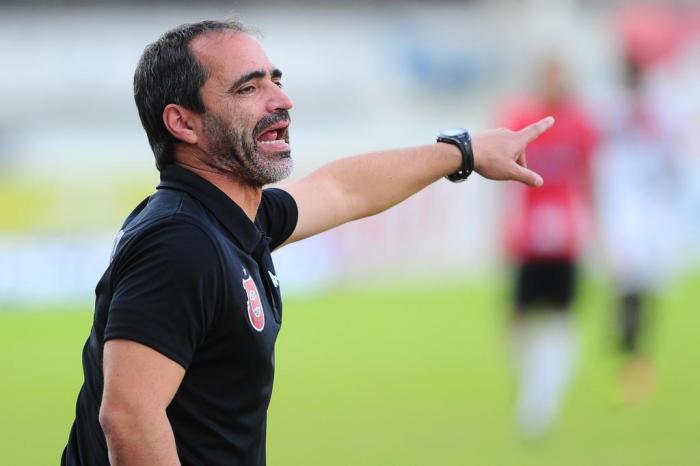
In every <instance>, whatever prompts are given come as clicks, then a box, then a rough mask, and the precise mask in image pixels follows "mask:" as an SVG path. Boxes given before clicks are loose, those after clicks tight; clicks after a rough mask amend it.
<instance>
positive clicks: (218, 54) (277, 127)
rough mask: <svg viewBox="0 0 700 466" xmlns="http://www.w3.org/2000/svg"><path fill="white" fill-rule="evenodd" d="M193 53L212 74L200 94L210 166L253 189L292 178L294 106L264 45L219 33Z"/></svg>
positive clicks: (201, 41) (207, 37)
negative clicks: (290, 145) (288, 177)
mask: <svg viewBox="0 0 700 466" xmlns="http://www.w3.org/2000/svg"><path fill="white" fill-rule="evenodd" d="M191 48H192V51H193V52H194V54H195V55H196V56H197V58H198V59H199V60H200V61H201V62H202V64H203V65H204V66H206V67H208V69H209V70H210V71H211V76H210V77H209V79H208V80H207V81H206V83H205V84H204V86H202V90H201V92H202V100H203V101H204V107H205V109H206V111H205V113H204V114H203V115H202V133H203V135H202V136H203V137H202V141H203V142H202V145H201V146H200V147H201V148H202V149H203V150H204V151H205V152H206V153H207V160H205V162H206V163H207V164H208V165H209V166H211V167H212V168H214V169H216V170H218V171H221V172H224V173H230V174H232V175H234V176H235V177H237V178H239V179H241V180H242V181H244V182H246V183H248V184H251V185H253V186H263V185H266V184H269V183H275V182H277V181H280V180H282V179H284V178H286V177H287V176H289V174H290V172H291V171H292V166H293V163H292V158H291V156H290V153H291V151H290V147H289V133H288V127H289V123H290V121H289V113H288V110H289V109H290V108H291V107H292V102H291V100H290V99H289V98H288V97H287V95H286V94H285V93H284V91H282V89H281V83H280V80H281V77H282V73H281V72H280V71H279V70H277V69H276V68H274V67H273V66H272V64H271V63H270V61H269V59H268V58H267V56H266V54H265V52H264V50H263V49H262V47H261V46H260V44H259V43H258V42H257V41H256V40H255V39H253V38H252V37H250V36H248V35H246V34H240V33H233V32H215V33H209V34H206V35H204V36H201V37H199V38H197V39H195V40H194V41H193V42H192V44H191Z"/></svg>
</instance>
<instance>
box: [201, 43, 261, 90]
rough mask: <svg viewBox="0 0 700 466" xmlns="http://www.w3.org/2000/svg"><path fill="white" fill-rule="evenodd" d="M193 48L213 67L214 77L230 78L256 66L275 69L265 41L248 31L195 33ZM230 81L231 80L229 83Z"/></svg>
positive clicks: (210, 68) (204, 63)
mask: <svg viewBox="0 0 700 466" xmlns="http://www.w3.org/2000/svg"><path fill="white" fill-rule="evenodd" d="M190 49H191V50H192V52H193V53H194V55H195V56H196V57H197V59H198V60H199V61H200V62H201V63H202V64H203V65H205V66H206V67H207V68H209V70H211V71H212V76H211V77H212V78H214V79H216V80H223V81H224V82H228V81H230V80H234V79H236V78H238V77H240V76H242V75H243V74H245V73H247V72H250V71H254V70H265V71H270V70H272V68H273V66H272V63H271V62H270V59H269V58H268V57H267V54H266V53H265V49H263V47H262V45H260V43H259V42H258V41H257V40H255V38H253V37H251V36H249V35H248V34H245V33H240V32H234V31H214V32H209V33H205V34H202V35H201V36H199V37H196V38H195V39H194V40H192V42H191V43H190ZM229 84H230V83H229Z"/></svg>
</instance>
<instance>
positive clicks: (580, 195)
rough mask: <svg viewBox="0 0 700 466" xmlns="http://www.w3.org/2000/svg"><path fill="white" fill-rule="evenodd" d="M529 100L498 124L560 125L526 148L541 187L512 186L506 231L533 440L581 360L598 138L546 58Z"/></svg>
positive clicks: (524, 417) (526, 418) (557, 66)
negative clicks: (577, 324)
mask: <svg viewBox="0 0 700 466" xmlns="http://www.w3.org/2000/svg"><path fill="white" fill-rule="evenodd" d="M536 79H537V86H536V91H535V93H534V94H533V95H532V96H530V97H525V98H520V99H516V101H515V102H513V103H512V104H511V105H510V106H509V107H508V109H507V111H506V113H505V117H504V118H503V119H502V121H501V124H502V125H503V126H506V127H508V128H511V129H518V128H520V127H522V126H524V125H525V124H526V123H527V122H528V121H531V120H532V119H537V118H541V117H543V116H546V115H553V116H554V117H555V118H556V121H557V123H556V125H555V126H554V127H553V128H552V130H551V131H550V132H549V133H548V134H546V135H545V136H544V137H542V138H540V139H539V140H538V141H536V142H535V143H533V144H532V145H531V146H530V147H528V151H527V158H528V165H529V166H530V167H531V168H532V169H533V170H535V171H537V172H539V173H540V174H541V175H542V176H543V178H544V186H542V187H541V188H534V189H533V188H525V187H520V186H516V185H515V184H514V183H511V184H510V185H509V186H508V187H507V189H508V191H507V196H506V202H505V222H504V223H505V230H504V231H505V232H506V246H507V251H508V255H509V259H510V261H511V263H512V265H513V268H514V272H515V273H514V279H515V283H514V286H515V290H514V302H513V322H512V329H511V330H512V340H513V341H512V343H513V347H514V350H515V359H516V362H517V369H518V384H519V395H518V401H517V413H516V415H517V423H518V427H519V428H520V430H521V431H522V432H523V433H524V434H526V435H528V436H532V435H540V434H543V433H545V432H546V431H547V430H548V428H549V427H550V425H551V424H552V422H553V421H554V420H555V418H556V416H557V413H558V411H559V408H560V405H561V403H562V400H563V397H564V394H565V390H566V387H567V385H568V383H569V381H570V379H571V376H572V373H573V368H574V364H575V360H576V353H577V345H576V332H575V328H574V322H573V318H572V315H571V307H572V302H573V300H574V298H575V296H576V282H577V270H578V261H579V257H580V254H581V249H582V242H583V239H584V236H585V235H584V231H585V225H586V223H587V219H588V217H589V211H590V206H591V196H590V194H591V185H590V178H589V174H590V172H591V169H590V168H591V166H590V159H591V155H592V153H593V152H594V149H595V146H596V141H597V133H596V130H595V129H594V125H593V123H592V122H591V120H590V119H589V118H588V117H587V116H586V114H585V112H584V111H583V109H582V107H581V106H580V105H579V104H578V103H577V102H576V101H575V99H574V98H573V97H572V95H571V93H570V89H569V82H568V79H567V74H566V70H565V67H564V65H563V63H562V62H560V61H559V60H556V59H548V60H546V61H543V62H542V63H541V64H540V67H539V69H538V70H537V77H536Z"/></svg>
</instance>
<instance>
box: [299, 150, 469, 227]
mask: <svg viewBox="0 0 700 466" xmlns="http://www.w3.org/2000/svg"><path fill="white" fill-rule="evenodd" d="M461 162H462V157H461V155H460V152H459V149H458V148H457V147H456V146H454V145H451V144H444V143H435V144H428V145H424V146H416V147H408V148H403V149H392V150H386V151H378V152H371V153H367V154H362V155H357V156H354V157H348V158H344V159H340V160H336V161H333V162H330V163H328V164H327V165H324V166H323V167H321V168H320V169H319V170H317V172H315V173H314V174H313V175H312V176H313V177H314V178H315V179H316V180H317V181H318V182H319V183H320V184H322V185H327V186H333V187H332V188H329V190H330V191H332V192H334V193H335V196H336V198H337V199H338V200H339V201H338V202H342V203H343V205H344V207H345V208H344V209H342V211H343V215H344V216H345V218H344V220H346V221H347V220H355V219H358V218H362V217H367V216H369V215H374V214H377V213H379V212H382V211H384V210H386V209H388V208H390V207H392V206H394V205H396V204H398V203H399V202H401V201H403V200H404V199H406V198H408V197H409V196H411V195H412V194H414V193H416V192H418V191H420V190H421V189H423V188H425V187H426V186H428V185H430V184H431V183H433V182H435V181H436V180H438V179H440V178H441V177H443V176H445V175H448V174H450V173H454V172H455V171H457V170H459V168H460V166H461Z"/></svg>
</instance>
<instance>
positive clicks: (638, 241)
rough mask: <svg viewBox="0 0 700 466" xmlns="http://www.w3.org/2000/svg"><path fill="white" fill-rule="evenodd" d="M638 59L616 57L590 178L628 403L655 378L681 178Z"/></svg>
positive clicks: (658, 103) (666, 120)
mask: <svg viewBox="0 0 700 466" xmlns="http://www.w3.org/2000/svg"><path fill="white" fill-rule="evenodd" d="M646 66H647V65H645V64H644V63H643V62H642V61H640V60H639V58H638V57H636V56H634V55H631V54H628V55H627V56H625V58H624V60H623V62H622V63H621V70H620V71H622V76H621V77H622V78H623V79H622V83H621V84H622V88H621V89H619V91H618V92H616V93H614V94H613V95H612V96H611V98H610V99H609V101H610V108H609V109H608V111H606V112H605V116H606V119H605V121H606V125H605V130H606V134H605V136H606V138H605V140H604V143H603V147H602V150H601V156H600V160H599V166H598V172H599V175H598V183H597V190H598V192H597V194H598V197H599V204H600V212H601V216H600V217H601V226H602V228H601V232H602V239H603V245H604V247H605V252H606V258H607V261H608V265H609V267H610V269H611V272H612V278H613V283H614V286H615V292H616V294H617V296H616V298H617V306H616V307H617V309H616V311H617V312H616V314H617V316H616V317H617V319H616V321H617V322H616V331H615V335H616V338H617V344H618V346H619V349H620V351H621V353H622V356H623V358H622V367H621V368H620V369H621V370H620V374H619V387H618V389H619V396H620V399H621V401H623V402H625V403H632V404H634V403H637V402H642V401H644V400H646V399H647V398H648V397H649V396H650V395H651V393H652V391H653V389H654V386H655V384H656V381H655V379H656V374H655V370H654V367H653V365H652V361H651V358H650V348H649V342H648V341H647V340H648V338H649V336H650V335H649V332H650V330H651V328H650V324H652V323H653V315H654V313H655V312H657V311H658V307H657V306H658V302H657V297H658V296H659V295H660V294H661V292H662V291H663V289H664V286H665V285H666V284H667V282H668V278H669V272H670V270H671V265H672V262H673V259H674V256H675V254H676V251H675V247H674V246H675V245H676V244H677V243H678V241H677V240H678V238H677V237H676V236H675V235H676V234H677V228H678V227H677V225H678V224H677V221H678V220H677V218H676V212H677V205H678V198H677V197H676V196H677V192H678V191H677V190H678V184H679V182H680V180H681V178H680V177H679V174H680V171H679V160H680V158H679V154H680V153H679V150H678V145H677V144H678V139H679V136H678V133H679V132H680V124H681V121H680V119H679V116H678V114H677V111H676V109H675V108H674V106H673V105H671V104H670V102H669V101H668V100H667V99H666V98H661V97H662V95H663V94H660V93H659V92H658V90H657V89H654V83H653V81H650V76H649V73H648V70H647V69H646ZM645 337H646V338H645Z"/></svg>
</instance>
